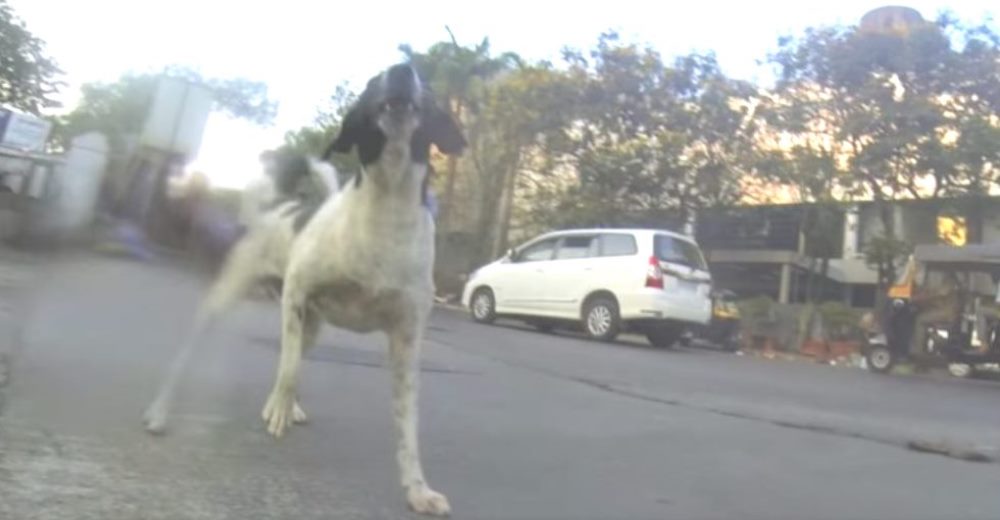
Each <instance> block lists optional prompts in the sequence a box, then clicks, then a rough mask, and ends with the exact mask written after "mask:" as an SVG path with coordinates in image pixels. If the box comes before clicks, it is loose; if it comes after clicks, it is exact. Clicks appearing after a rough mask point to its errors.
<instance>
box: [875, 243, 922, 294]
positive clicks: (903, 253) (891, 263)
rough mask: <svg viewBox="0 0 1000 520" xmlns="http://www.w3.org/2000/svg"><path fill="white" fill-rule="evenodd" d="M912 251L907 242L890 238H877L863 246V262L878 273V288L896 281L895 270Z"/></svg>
mask: <svg viewBox="0 0 1000 520" xmlns="http://www.w3.org/2000/svg"><path fill="white" fill-rule="evenodd" d="M912 251H913V248H912V247H911V246H910V244H908V243H907V242H905V241H903V240H899V239H897V238H895V237H892V236H886V235H882V236H878V237H875V238H872V239H871V240H869V241H868V243H867V244H865V247H864V250H863V253H864V255H865V262H866V263H867V264H868V266H869V267H871V268H872V269H875V270H876V272H877V273H878V282H879V286H880V287H887V286H889V285H890V284H892V283H893V282H894V281H895V279H896V270H897V268H899V267H900V265H902V262H903V261H904V260H905V259H906V257H907V255H909V254H910V253H911V252H912Z"/></svg>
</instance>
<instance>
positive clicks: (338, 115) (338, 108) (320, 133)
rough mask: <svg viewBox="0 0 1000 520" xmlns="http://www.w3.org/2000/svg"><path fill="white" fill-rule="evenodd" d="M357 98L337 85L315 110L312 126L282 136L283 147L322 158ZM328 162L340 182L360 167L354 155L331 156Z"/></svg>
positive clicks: (343, 86) (343, 87)
mask: <svg viewBox="0 0 1000 520" xmlns="http://www.w3.org/2000/svg"><path fill="white" fill-rule="evenodd" d="M356 98H357V96H356V95H355V94H354V93H353V92H351V91H350V90H349V89H348V88H347V87H346V86H345V85H339V86H337V88H336V90H335V91H334V93H333V95H332V96H330V99H329V100H328V101H327V103H326V106H324V107H322V108H320V109H319V110H318V111H317V113H316V117H315V119H314V120H313V124H312V125H311V126H306V127H303V128H300V129H298V130H293V131H290V132H286V133H285V143H284V144H283V145H282V148H285V149H289V150H294V151H297V152H300V153H304V154H307V155H312V156H314V157H319V156H320V155H322V154H323V152H324V151H326V147H327V146H329V144H330V143H331V142H333V140H334V139H336V137H337V134H338V133H339V132H340V124H341V122H342V121H343V119H344V116H345V115H347V110H348V109H349V108H350V107H351V104H352V103H354V101H355V99H356ZM330 162H332V163H333V164H334V166H336V168H337V172H338V173H339V174H340V175H341V179H340V180H341V182H344V181H345V180H346V179H347V178H348V177H349V176H350V175H353V174H354V173H357V172H358V171H359V170H360V169H361V164H360V163H359V162H358V160H357V157H356V156H355V155H353V154H350V155H345V154H334V155H332V156H331V157H330Z"/></svg>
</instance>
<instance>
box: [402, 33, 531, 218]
mask: <svg viewBox="0 0 1000 520" xmlns="http://www.w3.org/2000/svg"><path fill="white" fill-rule="evenodd" d="M399 50H400V52H402V53H403V55H404V56H405V58H406V59H407V60H408V61H409V62H410V63H412V64H413V66H414V67H415V68H416V69H417V72H418V74H420V77H421V78H423V79H424V81H426V82H427V83H428V84H429V85H430V87H431V89H432V90H433V91H434V93H435V94H436V95H437V97H438V99H439V101H440V102H441V104H442V106H443V107H445V109H446V110H447V111H448V113H449V115H450V116H451V117H452V118H453V119H455V120H456V121H457V122H459V124H460V125H461V124H463V123H467V122H468V120H469V119H470V118H474V117H476V116H477V115H478V111H479V110H480V102H481V97H482V89H483V88H484V84H486V83H487V82H489V81H491V80H492V79H493V78H495V77H497V76H498V75H500V74H501V73H503V72H505V71H508V70H510V69H511V68H513V67H515V66H517V65H519V64H521V59H520V57H518V56H517V55H516V54H514V53H503V54H501V55H499V56H493V55H492V51H491V49H490V41H489V39H488V38H484V39H483V40H482V41H481V42H480V43H479V44H477V45H474V46H471V47H467V46H462V45H459V44H458V42H457V41H456V40H455V38H454V35H452V39H451V41H449V42H439V43H436V44H434V45H432V46H431V47H430V48H429V49H428V50H427V51H426V52H416V51H414V50H413V48H412V47H410V46H409V45H405V44H404V45H400V46H399ZM458 162H459V161H458V158H457V157H448V158H447V160H446V165H445V168H444V171H443V174H444V183H445V187H444V193H443V194H442V197H441V210H440V214H439V222H441V227H442V228H444V229H445V230H447V229H448V228H449V226H450V225H451V218H450V217H451V213H452V210H453V208H454V206H455V203H456V200H455V198H456V195H455V184H456V181H457V178H458V177H457V176H458Z"/></svg>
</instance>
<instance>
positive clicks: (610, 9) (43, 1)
mask: <svg viewBox="0 0 1000 520" xmlns="http://www.w3.org/2000/svg"><path fill="white" fill-rule="evenodd" d="M9 3H10V4H11V5H12V7H13V8H14V10H15V12H16V13H17V15H18V16H20V17H21V18H22V19H24V20H25V21H26V23H27V24H28V28H29V30H31V31H32V32H33V33H34V34H36V35H37V36H39V37H41V38H42V39H44V40H45V41H46V42H47V44H48V51H49V54H50V55H52V56H53V57H54V58H55V59H56V60H57V61H58V63H59V64H60V66H61V67H62V68H63V69H64V70H65V72H66V76H65V78H64V79H65V80H66V81H67V83H68V86H67V87H66V89H65V91H64V93H63V95H62V98H61V99H62V101H63V102H64V103H65V104H66V106H67V108H71V107H72V106H73V104H74V103H75V102H76V99H77V97H78V89H79V86H80V85H81V84H82V83H85V82H89V81H113V80H115V79H116V78H117V77H119V76H120V75H121V74H122V73H124V72H126V71H158V70H160V69H162V68H163V67H164V66H166V65H169V64H184V65H189V66H192V67H194V68H196V69H198V70H200V71H201V72H202V73H203V74H204V75H206V76H217V77H229V76H241V77H246V78H249V79H254V80H260V81H265V82H267V84H268V86H269V89H270V93H271V96H272V97H273V98H274V99H276V100H277V101H278V102H279V103H280V105H279V112H278V117H277V119H276V121H275V123H274V125H272V126H270V127H266V128H261V127H255V126H252V125H249V124H247V123H244V122H241V121H234V120H231V119H228V118H226V117H225V116H223V115H221V114H213V115H212V116H211V117H210V119H209V122H208V127H207V128H206V131H205V137H204V141H203V143H202V147H201V153H200V154H199V156H198V158H197V159H196V160H195V162H194V163H193V164H192V168H197V169H200V170H201V171H204V172H205V173H207V174H208V175H209V177H210V178H211V179H212V182H213V184H215V185H218V186H227V187H242V186H243V185H244V184H245V183H246V182H247V181H248V180H249V179H250V178H251V177H252V176H253V175H254V174H255V173H256V172H257V171H258V169H259V168H258V163H257V157H258V155H259V153H260V151H261V150H264V149H267V148H273V147H275V146H278V145H280V144H281V141H282V137H283V135H284V133H285V132H286V131H288V130H293V129H296V128H299V127H301V126H304V125H308V124H310V123H311V122H312V119H313V116H314V115H315V113H316V110H317V107H319V106H320V105H322V104H323V103H324V101H325V100H326V99H327V98H328V97H329V96H330V94H332V93H333V91H334V88H335V87H336V86H337V85H338V84H339V83H341V82H344V81H347V82H349V83H350V85H351V86H352V87H354V88H358V87H360V86H361V85H363V84H364V81H365V80H366V79H367V78H368V77H370V76H371V75H372V74H374V73H376V72H378V71H379V70H381V69H382V68H384V67H385V66H386V65H387V64H390V63H393V62H395V61H397V60H399V58H400V54H399V52H398V50H397V47H398V45H399V44H401V43H409V44H411V45H412V46H413V47H414V48H415V49H418V50H420V49H424V48H426V47H427V46H429V45H430V44H432V43H434V42H436V41H440V40H442V39H446V38H448V34H447V32H446V30H445V26H446V25H448V26H450V27H451V29H452V30H453V31H454V33H455V36H456V37H457V38H458V40H459V42H460V43H464V44H471V43H475V42H478V41H479V40H481V39H482V38H483V37H486V36H488V37H489V38H490V41H491V44H492V46H493V49H494V50H495V51H497V52H503V51H514V52H517V53H519V54H520V55H522V56H523V57H525V58H527V59H529V60H534V59H553V60H554V59H556V58H557V57H558V55H559V51H560V49H562V48H563V47H565V46H571V47H576V48H588V47H589V46H591V45H592V44H593V43H594V42H595V41H596V39H597V37H598V35H599V34H600V33H601V32H603V31H605V30H608V29H615V30H617V31H619V32H620V33H621V34H622V35H623V37H624V38H626V39H628V40H631V41H636V42H639V43H648V44H650V45H652V46H653V47H654V48H656V49H657V50H659V51H660V52H661V53H662V54H663V55H664V56H666V57H671V56H675V55H679V54H684V53H687V52H690V51H702V52H704V51H714V52H715V53H716V54H717V56H718V58H719V61H720V63H721V65H722V67H723V69H724V70H725V71H726V72H727V73H728V74H731V75H733V76H736V77H739V78H743V79H749V80H759V79H762V78H766V77H767V72H766V70H765V69H763V68H762V67H761V66H759V65H758V61H759V60H762V59H764V58H765V57H766V55H767V53H768V52H769V51H771V50H773V49H774V48H775V46H776V41H777V38H778V37H779V36H782V35H788V34H798V33H799V32H801V30H802V29H804V28H805V27H809V26H814V25H828V24H854V23H856V22H857V21H858V20H859V19H860V17H861V15H863V14H864V13H865V12H867V11H868V10H870V9H872V8H874V7H878V6H880V5H884V4H883V3H882V2H871V1H862V0H840V1H836V2H822V3H819V2H805V1H801V0H796V1H790V0H786V1H770V2H768V1H758V2H742V1H739V2H737V1H733V2H725V1H711V0H703V1H701V2H683V3H682V2H648V1H647V2H643V1H635V0H616V1H614V2H607V1H605V2H601V3H597V2H593V3H591V4H581V2H579V1H577V2H568V1H552V2H543V1H538V0H534V1H523V0H506V1H504V2H476V1H469V0H464V1H463V0H441V1H434V0H422V1H419V2H417V1H413V2H399V1H395V2H387V1H382V2H316V1H307V0H284V1H281V2H276V1H262V0H243V1H232V0H214V1H212V0H210V1H206V0H170V1H153V0H88V1H85V2H84V1H79V0H10V1H9ZM581 5H586V7H583V6H581ZM905 5H908V6H910V7H914V8H916V9H917V10H919V11H920V12H921V13H922V14H923V15H924V17H925V18H928V19H931V18H935V17H936V16H937V14H938V13H939V12H940V11H941V10H942V9H950V10H951V11H952V12H953V13H954V14H955V15H957V16H958V17H959V18H960V19H962V20H964V21H969V22H984V21H986V20H987V19H988V17H989V16H990V15H991V13H992V12H995V11H996V10H997V7H996V6H997V4H996V3H995V0H989V1H987V0H960V1H953V2H944V1H931V0H914V1H909V2H905Z"/></svg>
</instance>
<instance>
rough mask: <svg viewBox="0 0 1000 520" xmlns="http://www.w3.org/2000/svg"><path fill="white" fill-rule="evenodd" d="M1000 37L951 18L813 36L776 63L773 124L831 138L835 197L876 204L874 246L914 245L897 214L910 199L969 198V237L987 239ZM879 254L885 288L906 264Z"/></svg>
mask: <svg viewBox="0 0 1000 520" xmlns="http://www.w3.org/2000/svg"><path fill="white" fill-rule="evenodd" d="M997 41H998V37H997V35H996V34H995V33H994V32H993V31H992V30H991V29H989V28H986V27H975V28H969V27H963V26H961V25H959V24H957V23H956V22H955V21H954V20H952V19H950V18H949V17H947V16H942V17H941V18H940V19H939V20H938V21H937V22H936V23H933V24H932V23H921V22H913V23H912V24H911V25H910V26H909V27H907V28H906V29H904V30H894V31H889V32H887V31H875V30H857V29H855V28H822V29H810V30H808V31H806V33H805V34H804V35H803V36H802V37H801V38H797V39H792V38H785V39H782V40H781V41H780V42H779V50H778V52H776V53H775V54H773V55H772V56H771V57H770V60H771V63H772V64H774V65H775V66H776V68H777V69H778V71H779V81H778V85H777V87H776V89H775V90H774V92H773V98H774V100H775V105H776V106H777V107H779V108H780V110H779V111H777V112H780V117H778V118H777V120H776V121H772V122H776V123H777V124H776V125H775V127H774V128H775V129H776V130H777V131H779V132H783V133H784V134H785V136H786V137H788V136H791V137H792V140H793V141H794V140H798V141H802V140H810V139H812V140H820V141H822V142H824V143H825V146H826V149H827V150H828V151H829V152H830V153H832V154H833V156H834V159H835V166H836V169H837V170H838V171H839V173H840V174H841V176H842V179H843V181H842V182H841V183H840V184H839V191H838V193H837V196H838V197H844V198H852V197H860V198H870V199H872V200H874V201H875V203H876V204H877V205H878V207H879V209H880V215H881V221H882V227H883V231H882V234H883V243H881V244H874V245H873V246H872V249H873V250H878V251H882V252H886V251H896V250H902V249H905V247H896V242H898V239H897V230H896V229H895V223H894V218H893V215H892V211H891V210H892V203H893V202H896V201H899V200H903V199H913V198H935V197H940V196H945V195H947V196H951V197H962V198H965V201H966V202H964V203H963V204H964V205H966V206H968V209H969V211H968V213H969V216H970V218H969V219H968V221H969V222H970V230H969V231H970V233H969V235H970V237H974V238H973V240H978V239H980V238H981V235H982V230H981V226H982V224H981V223H982V215H981V213H980V211H979V210H980V209H981V205H980V204H979V201H980V200H981V199H982V197H984V196H985V195H986V194H988V193H990V191H991V190H992V189H995V188H996V187H997V185H998V182H997V181H998V176H1000V172H998V171H997V170H996V167H995V165H996V164H997V159H998V155H997V153H998V152H997V148H996V146H995V143H996V139H997V138H998V137H1000V131H998V121H1000V119H998V116H1000V110H998V108H1000V61H998V57H1000V52H998V45H997ZM886 244H891V245H892V246H891V247H888V246H886ZM883 246H886V247H883ZM875 256H876V257H879V258H882V259H883V261H884V263H883V264H882V265H881V267H880V268H879V272H880V273H881V278H880V281H881V282H882V283H883V284H886V283H889V282H891V280H892V279H894V278H895V265H896V263H897V262H896V261H890V259H889V258H888V257H886V256H885V255H875Z"/></svg>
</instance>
